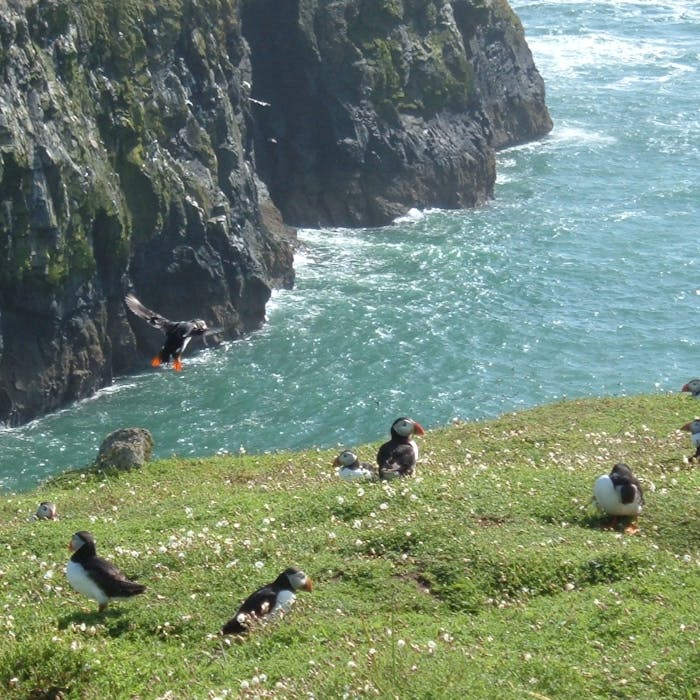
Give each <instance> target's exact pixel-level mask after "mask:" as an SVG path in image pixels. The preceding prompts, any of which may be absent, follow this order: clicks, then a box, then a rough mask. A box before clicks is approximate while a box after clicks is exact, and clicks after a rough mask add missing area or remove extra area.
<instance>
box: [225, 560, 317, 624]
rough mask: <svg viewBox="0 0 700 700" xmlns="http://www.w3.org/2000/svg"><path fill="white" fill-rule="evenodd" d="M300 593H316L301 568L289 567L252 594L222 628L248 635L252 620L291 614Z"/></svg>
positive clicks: (309, 579)
mask: <svg viewBox="0 0 700 700" xmlns="http://www.w3.org/2000/svg"><path fill="white" fill-rule="evenodd" d="M298 590H302V591H311V590H313V584H312V582H311V578H309V577H308V576H307V575H306V574H305V573H304V572H303V571H301V570H300V569H295V568H294V567H289V568H288V569H285V570H284V571H283V572H282V573H281V574H280V575H279V576H278V577H277V578H276V579H275V580H274V581H272V583H268V584H267V585H265V586H263V587H262V588H258V590H257V591H255V592H254V593H251V594H250V595H249V596H248V597H247V598H246V599H245V600H244V601H243V603H242V604H241V607H240V608H238V612H237V613H236V614H235V615H234V616H233V617H232V618H231V619H230V620H229V621H228V622H227V623H226V624H225V625H224V626H223V627H222V629H221V631H222V633H223V634H246V632H248V631H249V623H250V622H251V620H255V619H260V618H262V617H266V616H268V617H274V616H278V615H281V614H284V613H286V612H289V610H290V609H291V607H292V605H293V604H294V601H295V600H296V591H298Z"/></svg>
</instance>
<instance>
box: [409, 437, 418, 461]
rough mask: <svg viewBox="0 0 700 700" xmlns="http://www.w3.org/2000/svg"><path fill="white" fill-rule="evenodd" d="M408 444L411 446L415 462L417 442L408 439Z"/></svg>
mask: <svg viewBox="0 0 700 700" xmlns="http://www.w3.org/2000/svg"><path fill="white" fill-rule="evenodd" d="M408 444H409V445H410V446H411V447H412V448H413V454H414V455H415V456H416V462H417V461H418V443H417V442H416V441H415V440H409V441H408Z"/></svg>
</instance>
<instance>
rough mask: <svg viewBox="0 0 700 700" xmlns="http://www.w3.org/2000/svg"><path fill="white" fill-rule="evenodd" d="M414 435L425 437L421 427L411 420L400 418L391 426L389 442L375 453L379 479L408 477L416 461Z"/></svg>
mask: <svg viewBox="0 0 700 700" xmlns="http://www.w3.org/2000/svg"><path fill="white" fill-rule="evenodd" d="M414 435H425V430H424V429H423V426H422V425H421V424H420V423H418V422H417V421H414V420H413V419H411V418H406V417H405V416H402V417H401V418H397V419H396V420H395V421H394V422H393V423H392V424H391V440H389V441H388V442H385V443H384V444H383V445H382V446H381V447H380V448H379V452H377V464H378V465H379V478H380V479H395V478H397V477H399V476H410V475H411V474H413V470H414V468H415V466H416V462H417V461H418V445H417V444H416V443H415V441H414V440H413V439H412V438H413V436H414Z"/></svg>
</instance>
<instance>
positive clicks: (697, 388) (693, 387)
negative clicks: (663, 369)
mask: <svg viewBox="0 0 700 700" xmlns="http://www.w3.org/2000/svg"><path fill="white" fill-rule="evenodd" d="M681 391H687V392H689V393H691V394H692V395H693V396H694V397H695V398H696V399H697V398H699V397H700V379H691V380H690V381H689V382H687V383H686V384H684V385H683V387H682V388H681Z"/></svg>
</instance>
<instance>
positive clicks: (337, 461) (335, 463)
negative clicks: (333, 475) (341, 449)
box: [331, 457, 340, 467]
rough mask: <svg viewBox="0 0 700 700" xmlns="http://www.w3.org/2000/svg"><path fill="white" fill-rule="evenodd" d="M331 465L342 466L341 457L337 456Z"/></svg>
mask: <svg viewBox="0 0 700 700" xmlns="http://www.w3.org/2000/svg"><path fill="white" fill-rule="evenodd" d="M331 466H332V467H339V466H340V458H339V457H336V458H335V459H334V460H333V464H331Z"/></svg>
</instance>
